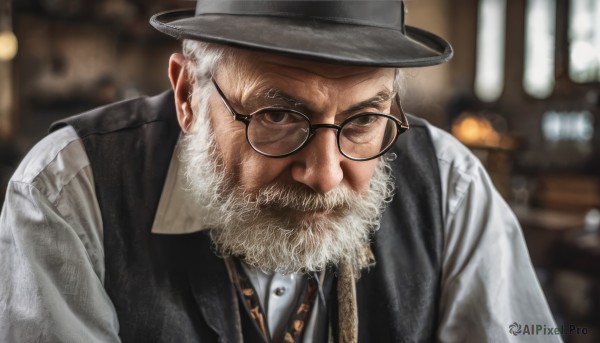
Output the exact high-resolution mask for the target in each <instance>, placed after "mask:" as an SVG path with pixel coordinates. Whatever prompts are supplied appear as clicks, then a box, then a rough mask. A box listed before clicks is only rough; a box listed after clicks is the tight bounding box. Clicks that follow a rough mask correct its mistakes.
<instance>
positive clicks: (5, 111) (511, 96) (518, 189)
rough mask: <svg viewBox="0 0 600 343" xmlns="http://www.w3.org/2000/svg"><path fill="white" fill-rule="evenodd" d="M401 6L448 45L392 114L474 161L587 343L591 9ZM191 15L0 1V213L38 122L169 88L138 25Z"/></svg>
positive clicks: (593, 212)
mask: <svg viewBox="0 0 600 343" xmlns="http://www.w3.org/2000/svg"><path fill="white" fill-rule="evenodd" d="M406 2H407V7H408V15H407V21H408V24H410V25H414V26H419V27H423V28H425V29H428V30H430V31H433V32H435V33H437V34H439V35H440V36H442V37H445V38H447V39H448V40H450V42H451V43H452V44H453V46H454V48H455V56H454V58H453V60H452V61H451V62H450V63H447V64H445V65H443V66H436V67H431V68H424V69H410V70H408V75H409V82H408V83H407V84H408V89H407V92H406V96H405V99H404V106H405V109H406V110H407V111H408V112H411V113H414V114H417V115H420V116H422V117H424V118H426V119H428V120H429V121H431V122H432V123H434V124H435V125H438V126H440V127H442V128H444V129H446V130H448V131H450V132H452V133H453V134H454V135H455V136H457V137H458V138H459V139H460V140H461V141H462V142H463V143H465V144H466V145H467V146H468V147H469V148H471V149H472V150H473V152H474V153H475V154H476V155H477V156H478V157H479V158H480V159H481V160H482V162H483V163H484V165H485V166H486V168H487V169H488V171H489V173H490V175H491V176H492V179H493V180H494V183H495V184H496V186H497V188H498V189H499V191H500V192H501V193H502V195H503V196H504V197H505V198H506V200H507V201H508V202H509V203H510V204H511V206H512V207H513V208H514V210H515V212H516V213H517V216H518V218H519V220H520V221H521V224H522V226H523V231H524V234H525V237H526V240H527V244H528V246H529V250H530V254H531V257H532V260H533V262H534V265H535V266H536V270H537V272H538V276H539V278H540V281H541V283H542V285H543V287H544V289H545V291H546V294H547V297H548V300H549V302H550V304H551V306H552V309H553V312H554V314H555V316H556V319H557V321H558V323H559V324H565V325H566V326H567V328H568V325H570V324H573V325H577V326H578V327H586V328H588V334H587V335H571V336H567V337H565V339H566V340H567V341H570V342H598V341H600V283H599V279H598V276H599V275H600V243H599V233H598V228H599V226H600V212H599V210H598V209H600V1H597V0H515V1H507V0H453V1H446V0H407V1H406ZM190 6H193V5H192V4H191V3H190V2H187V1H178V0H163V1H157V0H144V1H142V0H103V1H100V0H93V1H91V0H86V1H83V0H19V1H18V2H17V1H14V2H12V1H9V0H0V203H2V200H3V197H4V190H5V186H6V182H7V181H8V179H9V178H10V175H11V174H12V172H13V171H14V168H15V167H16V166H17V164H18V163H19V161H20V160H21V158H22V157H23V156H24V154H25V153H26V152H27V151H28V150H29V149H30V148H31V147H32V146H33V144H35V142H36V141H38V140H39V139H40V138H41V137H43V136H44V135H45V134H46V130H47V128H48V125H49V124H50V123H51V122H53V121H54V120H57V119H59V118H62V117H65V116H68V115H71V114H75V113H78V112H81V111H83V110H86V109H89V108H92V107H95V106H99V105H102V104H106V103H109V102H112V101H116V100H120V99H125V98H129V97H134V96H138V95H141V94H156V93H158V92H161V91H162V90H164V89H167V88H168V86H169V85H168V79H167V61H168V56H169V55H170V54H171V52H173V51H176V50H178V49H179V44H178V42H175V41H173V40H170V39H168V38H167V37H166V36H163V35H161V34H159V33H157V32H155V31H154V30H153V29H152V28H151V27H150V25H149V24H148V19H149V17H150V16H151V15H152V14H153V13H156V12H159V11H162V10H167V9H173V8H181V7H190ZM265 34H267V35H268V34H269V33H268V32H265ZM515 320H516V319H515ZM509 324H510V323H509V322H507V323H506V326H507V329H508V325H509ZM542 324H543V323H542Z"/></svg>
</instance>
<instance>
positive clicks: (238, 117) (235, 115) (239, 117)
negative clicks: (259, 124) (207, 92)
mask: <svg viewBox="0 0 600 343" xmlns="http://www.w3.org/2000/svg"><path fill="white" fill-rule="evenodd" d="M210 80H211V81H212V83H213V85H214V86H215V89H216V90H217V92H218V93H219V96H221V101H222V102H223V105H225V107H226V108H227V110H228V111H229V113H231V115H232V116H233V119H235V120H239V121H243V122H244V123H247V122H248V119H249V118H248V116H246V115H243V114H239V113H237V112H236V111H235V110H234V109H233V108H231V106H229V104H228V103H227V101H226V100H225V94H223V91H222V90H221V88H220V87H219V85H218V84H217V82H216V81H215V79H214V78H212V77H211V78H210Z"/></svg>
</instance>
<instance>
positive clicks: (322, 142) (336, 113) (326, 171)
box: [210, 53, 394, 194]
mask: <svg viewBox="0 0 600 343" xmlns="http://www.w3.org/2000/svg"><path fill="white" fill-rule="evenodd" d="M241 60H242V61H243V63H242V64H241V65H238V66H237V67H234V68H227V69H222V70H219V71H218V73H217V75H216V76H215V79H216V81H217V82H218V84H219V85H220V87H221V89H222V90H223V92H224V94H225V96H226V98H227V100H228V101H229V102H230V103H231V104H232V106H233V107H234V109H235V110H236V111H237V112H238V113H242V114H249V113H252V112H253V111H255V110H257V109H260V108H263V107H267V106H278V107H292V104H290V100H291V99H289V97H291V98H293V100H294V101H293V103H295V105H296V106H293V108H294V109H296V110H299V111H300V112H303V113H305V114H306V115H307V116H308V117H309V118H310V120H311V123H312V124H321V123H327V124H334V123H335V124H339V123H340V122H341V121H342V120H343V119H345V118H347V117H348V116H349V115H352V114H357V113H360V112H366V111H376V112H389V110H390V101H381V102H378V101H376V100H378V99H381V98H382V97H381V95H382V94H391V93H392V90H393V86H392V84H393V79H394V70H393V69H389V68H387V69H386V68H357V67H348V66H337V65H331V64H321V63H315V62H308V61H302V60H296V59H290V58H283V57H279V56H274V55H267V54H257V53H248V54H247V56H244V57H241ZM273 94H285V95H286V98H288V99H286V100H283V99H281V97H275V98H274V97H273V96H271V95H273ZM366 100H375V101H373V102H372V104H369V107H366V108H365V107H364V106H361V107H360V108H357V109H356V111H354V113H352V112H350V113H348V112H347V110H348V109H351V108H353V107H355V105H357V104H364V102H365V101H366ZM210 109H211V111H210V117H211V122H212V125H213V129H214V133H215V138H216V142H217V145H218V148H219V151H220V152H221V154H222V158H223V162H224V166H225V172H226V173H227V174H228V175H231V176H232V177H234V181H235V182H236V183H237V184H238V185H239V186H241V187H243V188H244V189H245V190H247V191H249V192H252V191H255V190H257V189H260V188H261V187H264V186H267V185H271V184H301V185H305V186H307V187H308V188H310V189H312V190H313V191H314V192H317V193H321V194H324V193H327V192H329V191H331V190H332V189H334V188H336V187H339V186H340V185H342V184H343V185H344V186H346V187H348V188H349V189H351V190H354V191H356V192H359V193H363V194H364V193H365V192H366V190H367V189H368V187H369V182H370V180H371V177H372V176H373V172H374V170H375V166H376V165H377V159H375V160H371V161H365V162H357V161H352V160H349V159H347V158H345V157H344V156H343V155H341V154H340V152H339V150H338V147H337V143H336V132H335V130H333V129H319V130H318V131H317V134H316V135H315V136H314V137H313V138H312V140H311V141H310V142H309V144H308V145H307V146H305V147H304V148H303V149H302V150H300V151H299V152H297V153H296V154H293V155H291V156H289V157H284V158H270V157H265V156H263V155H260V154H258V153H257V152H255V151H254V150H253V149H252V148H251V147H250V145H249V144H248V143H247V141H246V135H245V131H244V130H245V126H244V124H243V123H241V122H239V121H234V120H233V119H232V116H231V115H230V113H229V112H228V111H227V109H226V108H225V107H224V105H223V103H222V102H221V99H220V98H219V96H218V94H217V93H216V92H213V93H212V97H211V99H210ZM342 113H343V115H341V114H342Z"/></svg>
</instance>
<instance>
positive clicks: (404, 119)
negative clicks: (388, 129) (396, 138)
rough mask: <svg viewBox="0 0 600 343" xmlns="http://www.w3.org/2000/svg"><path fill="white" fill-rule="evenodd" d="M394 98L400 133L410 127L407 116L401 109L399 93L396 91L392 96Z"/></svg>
mask: <svg viewBox="0 0 600 343" xmlns="http://www.w3.org/2000/svg"><path fill="white" fill-rule="evenodd" d="M394 100H395V102H396V106H397V107H398V111H399V112H400V133H404V132H406V130H408V129H409V128H410V124H409V123H408V118H407V117H406V114H405V113H404V110H403V109H402V102H401V101H400V94H398V93H397V92H396V96H394Z"/></svg>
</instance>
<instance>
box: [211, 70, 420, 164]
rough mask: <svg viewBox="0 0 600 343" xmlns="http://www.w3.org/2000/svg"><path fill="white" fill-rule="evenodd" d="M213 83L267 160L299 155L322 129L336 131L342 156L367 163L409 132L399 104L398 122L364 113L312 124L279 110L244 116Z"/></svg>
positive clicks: (290, 111)
mask: <svg viewBox="0 0 600 343" xmlns="http://www.w3.org/2000/svg"><path fill="white" fill-rule="evenodd" d="M212 82H213V84H214V86H215V88H216V89H217V92H218V93H219V96H220V97H221V100H222V101H223V104H225V107H226V108H227V110H228V111H229V112H230V113H231V114H232V115H233V118H234V119H235V120H238V121H241V122H243V123H244V124H245V125H246V139H247V141H248V144H250V146H251V147H252V148H253V149H254V150H255V151H256V152H258V153H259V154H262V155H264V156H268V157H275V158H277V157H285V156H289V155H291V154H293V153H296V152H298V151H299V150H300V149H302V148H304V147H305V146H306V145H307V144H308V142H309V141H310V139H311V138H312V137H313V136H314V135H315V134H316V132H317V130H318V129H323V128H325V129H334V130H336V138H337V139H336V140H337V146H338V149H339V151H340V153H341V154H342V155H344V156H345V157H347V158H349V159H351V160H354V161H367V160H371V159H374V158H376V157H379V156H381V155H383V154H384V153H385V152H387V151H388V150H389V149H390V148H391V147H392V145H393V144H394V142H395V141H396V139H398V136H400V135H401V134H402V133H404V132H405V131H406V130H408V128H409V125H408V120H407V118H406V115H405V114H404V112H403V111H402V109H401V107H400V103H399V102H398V103H397V107H398V108H399V110H400V117H401V120H398V119H396V118H395V117H394V116H392V115H391V114H388V113H379V112H365V113H359V114H355V115H353V116H351V117H349V118H347V119H345V120H344V121H342V122H341V123H340V124H339V125H335V124H311V123H310V120H309V118H308V117H307V116H306V115H305V114H303V113H301V112H298V111H296V110H293V109H288V108H279V107H266V108H262V109H259V110H257V111H254V112H252V113H251V114H248V115H244V114H240V113H237V112H236V111H235V110H234V109H233V107H231V105H230V104H229V102H228V101H227V99H226V98H225V95H224V94H223V91H222V90H221V88H220V87H219V85H218V84H217V82H216V81H215V80H214V79H212ZM396 101H398V99H396Z"/></svg>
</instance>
